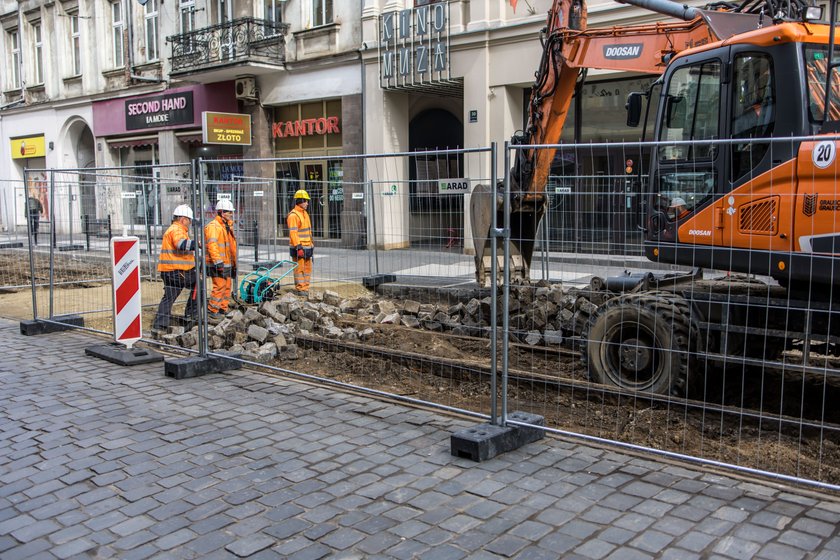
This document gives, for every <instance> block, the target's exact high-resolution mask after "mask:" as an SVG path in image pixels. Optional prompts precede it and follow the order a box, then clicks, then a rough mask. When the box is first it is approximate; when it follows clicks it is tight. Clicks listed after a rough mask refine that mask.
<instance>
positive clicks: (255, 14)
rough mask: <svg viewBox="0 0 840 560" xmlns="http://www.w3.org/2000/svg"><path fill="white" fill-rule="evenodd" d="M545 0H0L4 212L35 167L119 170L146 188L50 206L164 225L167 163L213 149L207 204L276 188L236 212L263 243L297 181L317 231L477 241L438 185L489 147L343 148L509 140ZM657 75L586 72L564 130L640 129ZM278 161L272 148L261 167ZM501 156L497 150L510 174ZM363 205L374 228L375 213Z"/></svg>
mask: <svg viewBox="0 0 840 560" xmlns="http://www.w3.org/2000/svg"><path fill="white" fill-rule="evenodd" d="M550 5H551V0H529V1H520V2H518V5H517V8H516V10H514V8H513V7H512V6H511V5H510V2H509V1H508V0H448V1H446V0H440V1H437V0H347V1H346V2H345V1H343V2H337V1H335V0H237V1H234V0H173V1H172V2H163V1H162V0H146V1H145V2H144V3H142V4H141V3H140V2H139V1H132V0H116V1H112V0H68V1H63V0H58V1H56V2H45V1H44V0H26V1H24V2H17V1H14V2H12V1H11V0H0V6H2V8H0V23H2V26H3V32H2V37H0V44H1V45H2V49H3V53H4V57H5V62H6V64H4V65H0V85H2V87H0V90H2V103H0V146H2V149H0V157H2V158H3V159H4V160H5V162H6V163H7V165H4V166H0V189H2V190H0V222H2V226H3V227H4V228H6V229H9V228H22V227H24V226H25V224H26V217H25V210H24V199H25V196H26V194H27V192H28V191H32V190H33V189H34V190H40V191H41V192H42V191H43V186H44V185H43V182H42V181H40V182H39V181H37V179H41V178H39V177H35V179H36V180H35V181H33V180H32V177H31V176H30V183H31V184H29V185H25V186H24V185H23V180H24V170H25V169H27V168H28V169H36V168H39V169H43V168H78V169H86V168H92V167H99V168H103V167H120V168H122V169H124V170H127V171H125V174H126V175H129V176H131V177H132V179H131V181H134V182H135V184H132V185H128V186H127V187H126V186H125V185H123V187H122V189H123V190H126V189H127V190H128V191H131V192H135V193H139V194H138V195H137V196H136V197H134V198H129V199H128V200H126V199H125V198H120V192H119V191H120V189H108V188H101V186H99V187H98V186H96V181H95V180H93V179H92V180H90V181H80V182H79V185H78V186H75V187H73V188H76V189H78V190H77V191H76V192H77V194H78V195H79V196H78V198H77V199H76V200H77V204H76V205H75V206H74V207H72V208H65V209H59V208H56V209H54V210H55V212H57V213H59V214H60V213H62V212H63V213H66V214H67V215H68V217H70V218H71V219H70V223H71V224H72V223H76V224H78V223H79V222H80V220H81V219H82V216H83V215H95V216H97V217H102V216H103V215H111V216H112V218H113V219H114V220H115V222H116V223H115V224H114V225H115V227H119V226H121V225H127V224H137V223H139V222H143V223H146V224H148V223H152V224H153V225H155V226H160V225H165V223H166V222H168V216H169V213H170V212H171V210H172V208H174V206H175V205H176V204H178V203H179V202H181V201H182V200H185V199H186V196H187V189H186V182H185V181H184V179H186V178H187V177H188V173H186V174H185V170H184V167H183V166H181V167H173V166H174V165H176V164H188V162H190V161H191V160H192V159H194V158H202V159H209V160H212V161H214V162H217V163H215V164H214V165H209V166H207V168H206V169H207V176H205V177H204V179H205V181H206V183H207V185H208V186H209V189H208V192H209V196H208V198H207V199H206V200H204V201H202V203H201V204H202V207H203V209H205V210H208V211H209V212H212V208H213V205H214V204H215V201H216V197H217V195H218V193H222V192H224V191H225V190H230V189H232V188H234V187H233V185H235V184H236V183H237V181H243V180H246V181H247V180H249V179H253V178H256V179H258V180H260V181H263V182H264V183H265V184H266V185H269V186H270V189H271V196H265V197H263V198H262V199H261V200H259V201H251V202H249V203H248V204H247V206H243V208H245V207H247V212H248V215H243V216H242V218H243V219H247V220H248V221H250V222H255V223H257V224H258V228H259V231H260V235H261V237H262V238H265V237H266V236H274V235H280V236H282V235H284V231H283V222H284V218H285V215H286V212H287V211H288V208H289V205H290V203H291V196H292V194H293V192H294V191H295V190H297V189H298V188H305V189H307V190H308V191H309V192H310V194H311V195H312V197H313V199H314V201H313V202H314V203H313V204H312V207H313V209H314V211H313V213H314V214H315V215H314V216H313V222H314V224H313V225H314V228H315V230H316V231H315V235H316V237H317V238H321V239H332V240H335V241H336V242H337V243H340V244H342V245H344V246H350V247H365V246H371V244H372V243H374V244H376V245H377V246H380V247H384V248H398V247H408V246H411V245H413V244H422V243H431V244H436V243H438V244H447V245H452V239H453V237H457V238H459V239H460V241H459V244H460V243H463V246H464V247H469V245H470V243H469V240H468V234H466V232H468V231H469V226H470V224H469V216H468V214H469V212H468V197H469V194H468V193H466V194H455V195H442V194H441V193H440V191H439V190H438V181H439V179H442V178H459V179H468V180H469V181H470V182H471V183H470V184H471V185H474V184H475V182H478V181H485V182H486V181H488V180H489V177H487V175H488V173H487V171H477V170H479V169H485V170H486V169H488V166H489V159H488V161H479V159H480V158H485V157H486V156H485V155H481V156H441V157H432V158H430V157H406V158H403V159H402V161H401V163H400V164H399V165H398V166H396V167H395V168H392V167H391V166H389V167H388V170H387V175H388V176H387V177H385V176H381V177H380V176H378V174H379V175H384V174H386V172H385V171H377V167H376V166H368V168H367V169H365V168H364V167H363V166H362V165H360V163H359V162H358V161H357V160H352V159H343V158H341V157H340V156H342V155H344V154H361V153H374V154H376V153H389V152H390V153H393V152H414V151H419V150H428V149H455V148H478V147H485V146H489V145H490V144H491V142H497V143H499V145H500V146H501V145H502V144H503V143H504V141H505V140H507V139H509V138H510V137H511V136H512V135H513V134H514V133H515V132H516V131H518V130H521V129H522V128H523V126H524V118H525V116H524V115H525V106H526V104H527V98H528V94H529V91H530V86H531V83H532V82H533V79H534V72H535V70H536V68H537V65H538V62H539V58H540V55H541V45H540V41H539V30H540V29H541V28H542V27H543V26H544V25H545V14H546V12H547V10H548V9H549V7H550ZM657 19H661V18H660V17H659V16H657V15H656V14H652V13H648V12H643V11H641V10H639V9H637V8H633V7H630V6H627V5H624V4H619V3H615V2H610V1H609V0H603V1H599V2H593V3H592V4H590V5H589V26H590V27H594V26H603V25H616V24H629V23H639V22H643V21H655V20H657ZM47 53H49V56H47ZM650 80H651V77H649V76H629V75H608V74H599V73H597V72H590V74H589V76H588V78H587V82H586V84H585V85H584V86H583V87H582V88H581V90H580V94H579V96H578V97H579V99H578V101H577V102H576V103H575V109H574V110H573V111H572V115H571V116H570V120H569V121H567V122H569V123H573V124H567V127H566V132H565V133H564V137H563V138H564V141H569V142H571V141H579V142H590V141H591V142H597V141H606V142H612V141H619V140H636V139H638V131H634V130H630V129H627V128H626V127H624V126H623V124H622V123H623V122H624V109H623V107H624V102H625V98H626V93H628V92H630V91H637V90H639V89H643V88H644V87H645V86H646V85H647V84H648V83H649V82H650ZM205 111H209V112H220V113H235V114H242V115H248V116H250V119H251V138H250V143H232V144H230V145H223V144H222V145H220V144H209V143H204V139H203V138H202V134H201V132H202V115H203V113H204V112H205ZM21 145H23V149H22V148H21ZM269 158H280V160H279V161H254V160H260V159H261V160H267V159H269ZM242 159H245V160H246V161H245V163H244V164H243V163H230V164H224V163H223V162H224V161H225V160H242ZM218 162H222V163H218ZM567 163H568V164H569V165H570V166H571V167H570V168H569V169H566V168H564V169H563V172H564V173H569V172H571V174H573V175H584V174H586V175H594V174H601V175H603V176H604V177H605V182H604V184H603V186H602V188H603V189H604V190H605V192H611V191H612V190H614V189H615V188H616V187H620V185H619V183H615V182H613V181H612V180H611V179H610V178H611V177H613V176H615V177H618V179H616V181H619V182H620V176H621V174H622V173H623V169H624V163H625V162H624V159H623V158H616V157H613V156H611V154H610V153H609V149H599V150H592V151H591V153H589V154H588V155H587V156H586V158H580V159H576V160H575V161H570V162H567ZM502 166H503V160H502V158H500V161H499V162H498V164H497V169H496V172H497V173H499V174H500V175H501V174H502V173H503V169H502ZM383 169H384V168H383ZM379 181H387V182H389V183H391V184H394V185H399V189H400V190H401V191H404V193H405V194H406V196H390V197H387V198H386V197H381V198H380V197H378V196H377V199H376V200H375V201H374V202H375V204H371V205H367V201H366V200H365V198H364V197H365V192H366V191H365V189H370V192H377V189H378V187H377V186H376V185H378V184H379ZM370 185H374V187H373V188H372V189H371V187H370ZM598 188H601V187H598ZM561 190H562V189H561ZM596 190H597V189H596ZM260 192H262V191H260ZM71 198H72V197H71ZM603 199H604V197H602V196H599V194H598V192H595V193H594V194H593V195H592V196H589V197H584V198H581V199H580V200H577V199H576V200H577V202H576V204H580V205H582V206H580V207H574V208H571V207H570V206H569V205H568V204H566V205H565V206H564V204H563V199H556V200H555V201H554V203H555V205H557V206H558V207H563V210H562V212H561V214H559V216H560V219H561V221H562V220H563V219H565V218H564V217H563V216H566V215H568V216H573V215H574V216H578V217H579V216H581V215H592V216H594V217H599V216H600V217H601V218H603V217H604V216H607V215H608V212H605V211H608V210H609V208H608V207H604V206H603ZM558 200H559V202H558ZM616 200H618V199H616ZM599 201H600V202H599ZM599 204H601V206H598V205H599ZM620 204H626V201H623V199H622V200H621V202H620ZM570 208H571V210H572V211H571V212H569V210H570ZM48 211H49V210H46V209H45V212H48ZM372 211H373V213H374V220H375V222H376V224H378V225H379V227H378V228H374V227H373V224H371V223H369V222H370V220H365V218H364V216H365V215H369V214H370V213H371V212H372ZM563 212H566V214H563ZM555 217H556V216H555ZM593 219H594V218H593ZM607 226H609V224H607ZM77 227H78V226H77ZM578 227H579V224H578ZM374 229H376V234H375V235H374V233H373V230H374ZM453 231H454V232H455V233H454V234H453V233H452V232H453ZM465 250H466V249H465Z"/></svg>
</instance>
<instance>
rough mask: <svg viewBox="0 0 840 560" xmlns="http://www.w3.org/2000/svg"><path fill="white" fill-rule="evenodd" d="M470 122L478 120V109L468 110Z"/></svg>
mask: <svg viewBox="0 0 840 560" xmlns="http://www.w3.org/2000/svg"><path fill="white" fill-rule="evenodd" d="M470 122H471V123H473V122H478V111H477V110H476V109H471V110H470Z"/></svg>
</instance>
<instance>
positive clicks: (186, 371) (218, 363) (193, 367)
mask: <svg viewBox="0 0 840 560" xmlns="http://www.w3.org/2000/svg"><path fill="white" fill-rule="evenodd" d="M237 358H239V354H228V355H226V356H206V357H204V358H202V357H201V356H189V357H187V358H172V359H168V360H165V361H164V362H163V364H164V366H163V367H164V371H165V373H166V376H167V377H173V378H175V379H189V378H190V377H201V376H202V375H207V374H208V373H221V372H223V371H227V370H229V369H239V368H241V367H242V362H240V361H239V360H238V359H237Z"/></svg>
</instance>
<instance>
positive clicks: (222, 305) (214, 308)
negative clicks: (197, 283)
mask: <svg viewBox="0 0 840 560" xmlns="http://www.w3.org/2000/svg"><path fill="white" fill-rule="evenodd" d="M211 280H212V281H213V290H212V291H211V292H210V298H209V299H208V300H207V309H209V310H210V313H227V310H228V304H229V303H230V290H231V286H233V280H232V279H230V278H211Z"/></svg>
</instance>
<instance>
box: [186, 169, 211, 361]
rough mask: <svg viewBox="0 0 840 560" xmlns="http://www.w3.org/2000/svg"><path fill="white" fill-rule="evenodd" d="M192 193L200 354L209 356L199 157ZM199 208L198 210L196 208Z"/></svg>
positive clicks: (191, 186) (201, 182)
mask: <svg viewBox="0 0 840 560" xmlns="http://www.w3.org/2000/svg"><path fill="white" fill-rule="evenodd" d="M196 168H197V169H196ZM196 171H197V172H198V173H197V174H198V192H196V188H195V187H196V181H195V179H196ZM190 193H191V196H192V207H193V215H194V216H195V219H194V220H193V239H194V240H195V272H196V279H195V286H196V288H195V289H196V294H195V298H196V307H197V308H198V309H196V311H197V312H198V355H199V356H200V357H202V358H206V357H207V286H206V285H205V280H204V279H205V278H207V276H206V272H207V271H206V269H205V263H204V243H203V241H202V237H203V231H204V220H203V217H204V212H202V210H201V206H200V205H201V204H202V203H203V201H204V162H203V161H202V160H201V158H199V159H198V160H193V161H192V165H191V166H190ZM196 209H198V210H196Z"/></svg>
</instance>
